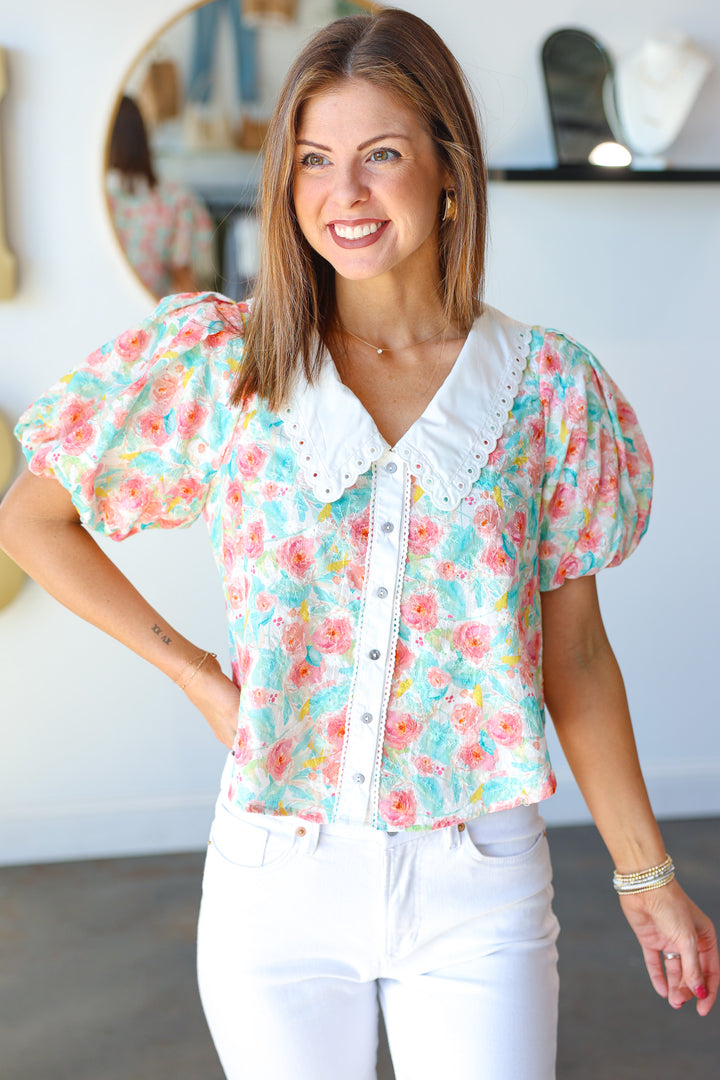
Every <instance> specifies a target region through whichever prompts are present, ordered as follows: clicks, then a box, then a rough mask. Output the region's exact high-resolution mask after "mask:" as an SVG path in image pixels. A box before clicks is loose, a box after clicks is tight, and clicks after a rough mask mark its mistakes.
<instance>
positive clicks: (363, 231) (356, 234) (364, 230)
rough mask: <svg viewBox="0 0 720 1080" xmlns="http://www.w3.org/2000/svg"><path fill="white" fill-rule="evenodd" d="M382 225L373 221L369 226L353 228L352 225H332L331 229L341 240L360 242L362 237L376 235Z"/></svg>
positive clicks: (380, 222)
mask: <svg viewBox="0 0 720 1080" xmlns="http://www.w3.org/2000/svg"><path fill="white" fill-rule="evenodd" d="M383 224H384V222H382V221H373V222H372V223H371V224H366V225H355V226H354V227H353V226H352V225H334V226H333V228H334V229H335V232H336V233H337V235H338V236H339V237H341V238H342V239H343V240H360V239H362V237H363V236H370V235H371V234H372V233H376V232H377V231H378V229H379V228H380V226H381V225H383Z"/></svg>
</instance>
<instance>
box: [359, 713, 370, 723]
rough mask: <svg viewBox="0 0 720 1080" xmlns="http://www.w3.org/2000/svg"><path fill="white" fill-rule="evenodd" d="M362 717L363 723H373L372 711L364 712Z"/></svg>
mask: <svg viewBox="0 0 720 1080" xmlns="http://www.w3.org/2000/svg"><path fill="white" fill-rule="evenodd" d="M360 719H361V720H362V722H363V724H372V713H371V712H364V713H363V714H362V716H361V717H360Z"/></svg>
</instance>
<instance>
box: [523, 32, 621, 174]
mask: <svg viewBox="0 0 720 1080" xmlns="http://www.w3.org/2000/svg"><path fill="white" fill-rule="evenodd" d="M542 65H543V74H544V76H545V88H546V91H547V97H548V105H549V107H550V117H551V120H552V126H553V135H554V138H555V149H556V151H557V160H558V166H560V167H562V166H568V165H587V164H588V161H590V160H591V155H595V160H594V164H597V165H605V164H608V163H609V164H612V165H614V166H616V167H617V166H618V165H627V164H628V163H629V155H628V154H627V151H626V150H625V148H624V147H622V146H617V144H616V137H615V134H614V133H613V131H612V129H611V127H610V124H609V123H608V119H607V116H606V115H605V105H604V101H603V87H604V85H605V83H606V81H607V80H608V78H609V77H610V76H611V75H612V70H613V65H612V60H611V58H610V55H609V53H608V52H607V50H606V49H605V48H604V47H603V46H602V45H601V44H600V42H599V41H597V39H596V38H594V37H593V36H592V35H591V34H588V33H586V31H584V30H576V29H572V28H568V29H565V30H557V31H555V33H553V34H551V35H550V37H548V38H547V40H546V41H545V43H544V44H543V47H542ZM607 144H612V146H613V148H610V147H609V146H608V145H607ZM601 146H602V148H603V149H602V150H600V147H601ZM616 146H617V149H614V147H616ZM623 150H625V154H623V153H622V151H623Z"/></svg>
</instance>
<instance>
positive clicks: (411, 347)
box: [340, 323, 443, 356]
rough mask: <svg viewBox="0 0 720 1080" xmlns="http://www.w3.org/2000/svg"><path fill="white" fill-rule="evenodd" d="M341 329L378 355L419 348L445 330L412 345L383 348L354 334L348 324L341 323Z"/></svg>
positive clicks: (437, 331)
mask: <svg viewBox="0 0 720 1080" xmlns="http://www.w3.org/2000/svg"><path fill="white" fill-rule="evenodd" d="M340 329H341V330H342V332H343V333H344V334H348V335H349V336H350V337H354V338H355V340H356V341H360V342H362V344H363V345H367V347H368V349H373V350H374V351H375V352H376V353H377V354H378V356H382V354H383V353H384V352H402V350H403V349H413V348H417V346H418V345H426V344H427V343H428V341H434V339H435V338H436V337H440V334H442V333H443V330H436V331H435V333H434V334H431V335H430V337H427V338H423V340H422V341H413V342H412V343H411V344H410V345H397V346H395V348H393V349H390V348H387V347H385V348H384V349H381V348H380V347H379V346H378V345H373V344H371V342H369V341H366V340H365V338H361V337H358V335H357V334H353V332H352V330H348V328H347V327H346V326H343V324H342V323H340Z"/></svg>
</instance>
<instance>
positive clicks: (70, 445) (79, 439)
mask: <svg viewBox="0 0 720 1080" xmlns="http://www.w3.org/2000/svg"><path fill="white" fill-rule="evenodd" d="M94 438H95V430H94V428H93V426H92V424H89V423H87V422H85V423H82V424H77V425H76V426H75V427H74V428H73V429H72V430H71V431H69V432H68V433H67V435H66V436H65V438H64V439H63V441H62V445H63V450H67V452H68V453H69V454H77V453H80V451H82V450H86V449H87V447H88V446H90V444H91V443H92V441H93V439H94Z"/></svg>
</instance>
